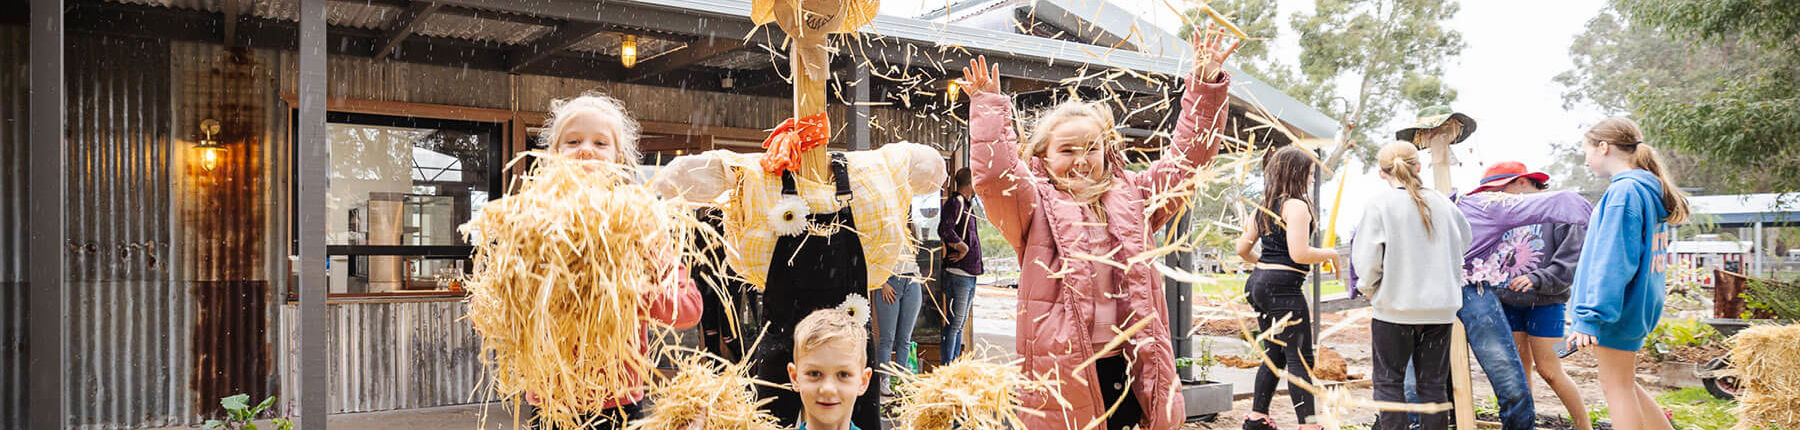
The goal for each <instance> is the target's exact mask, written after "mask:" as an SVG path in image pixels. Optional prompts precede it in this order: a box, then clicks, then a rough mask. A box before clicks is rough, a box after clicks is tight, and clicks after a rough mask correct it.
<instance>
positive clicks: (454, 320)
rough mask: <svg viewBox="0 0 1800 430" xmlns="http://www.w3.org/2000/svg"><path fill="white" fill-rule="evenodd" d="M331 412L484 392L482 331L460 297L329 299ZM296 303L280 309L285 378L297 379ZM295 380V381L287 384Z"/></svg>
mask: <svg viewBox="0 0 1800 430" xmlns="http://www.w3.org/2000/svg"><path fill="white" fill-rule="evenodd" d="M329 312H330V317H329V318H330V319H331V329H330V330H331V331H330V332H329V333H330V336H328V338H327V340H326V342H327V344H328V345H329V348H330V351H329V352H326V356H327V357H330V360H331V365H330V367H331V371H330V375H329V376H328V377H329V381H331V396H330V397H331V402H330V406H329V407H330V412H331V413H334V414H335V413H344V412H361V411H380V410H389V409H403V408H422V407H432V406H443V405H456V404H466V403H473V402H478V401H483V400H486V399H487V396H488V395H489V394H488V392H487V385H486V384H485V381H486V375H485V373H484V371H483V369H482V365H481V361H480V354H481V338H480V337H478V336H476V335H475V330H474V328H472V327H471V326H469V324H468V323H467V322H464V321H461V320H460V318H462V317H463V316H464V315H467V314H468V305H467V304H466V303H463V302H462V301H435V302H394V303H342V304H333V305H331V306H330V310H329ZM298 335H299V308H298V307H296V306H283V307H282V309H281V337H282V340H281V345H283V347H282V349H281V350H282V351H283V352H282V353H283V354H285V355H286V357H285V358H284V359H283V360H281V362H282V375H283V379H282V383H283V384H295V383H297V380H296V379H295V378H296V377H297V375H296V373H297V372H296V371H295V369H294V364H293V363H296V362H297V361H298V360H299V354H300V339H299V337H298ZM289 386H293V385H289Z"/></svg>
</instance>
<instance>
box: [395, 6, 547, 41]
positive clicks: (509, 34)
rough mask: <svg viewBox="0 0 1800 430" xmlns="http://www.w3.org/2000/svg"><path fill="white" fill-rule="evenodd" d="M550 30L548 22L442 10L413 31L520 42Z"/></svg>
mask: <svg viewBox="0 0 1800 430" xmlns="http://www.w3.org/2000/svg"><path fill="white" fill-rule="evenodd" d="M551 30H553V28H552V27H550V26H547V25H538V24H528V23H523V22H514V21H506V20H499V19H489V18H477V17H472V16H464V15H452V14H442V13H439V14H432V15H431V16H428V17H426V18H425V20H424V21H420V22H419V26H418V27H416V28H414V30H413V33H415V34H420V35H424V36H434V37H448V38H453V39H463V40H473V41H477V42H498V43H504V44H507V45H520V44H524V43H526V42H530V41H532V40H536V39H537V38H539V37H543V36H544V35H545V34H548V33H550V31H551Z"/></svg>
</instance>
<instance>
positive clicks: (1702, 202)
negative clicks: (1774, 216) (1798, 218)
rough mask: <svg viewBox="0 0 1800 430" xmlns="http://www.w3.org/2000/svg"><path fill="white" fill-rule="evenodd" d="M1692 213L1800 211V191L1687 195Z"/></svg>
mask: <svg viewBox="0 0 1800 430" xmlns="http://www.w3.org/2000/svg"><path fill="white" fill-rule="evenodd" d="M1688 206H1689V207H1691V208H1692V209H1693V212H1694V213H1703V214H1714V215H1718V214H1736V213H1759V212H1800V193H1764V194H1732V195H1720V196H1692V197H1688Z"/></svg>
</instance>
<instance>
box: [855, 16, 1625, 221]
mask: <svg viewBox="0 0 1800 430" xmlns="http://www.w3.org/2000/svg"><path fill="white" fill-rule="evenodd" d="M951 1H954V0H951ZM1095 1H1098V0H1095ZM1110 1H1112V2H1113V3H1114V4H1117V5H1119V6H1120V7H1122V8H1124V9H1126V10H1131V11H1136V12H1140V13H1141V15H1140V16H1143V17H1148V20H1149V21H1151V22H1153V23H1155V24H1157V25H1159V26H1162V27H1164V28H1167V29H1169V30H1170V31H1174V30H1175V29H1177V28H1179V26H1180V19H1179V18H1178V17H1176V16H1174V15H1173V14H1170V13H1167V10H1168V7H1167V6H1165V5H1164V4H1163V1H1165V0H1110ZM1166 1H1168V2H1169V3H1172V4H1174V5H1176V7H1180V8H1183V9H1185V7H1184V6H1183V5H1182V4H1183V3H1185V2H1186V0H1166ZM945 3H946V0H882V4H881V12H882V13H883V14H889V15H898V16H915V15H918V14H919V13H922V12H924V11H927V10H931V9H936V8H940V7H943V6H944V4H945ZM1460 4H1461V5H1462V10H1461V11H1460V12H1458V13H1457V15H1456V16H1455V17H1454V18H1452V19H1451V20H1450V22H1449V27H1451V28H1453V29H1456V30H1457V31H1460V32H1462V35H1463V42H1464V44H1465V48H1464V50H1463V51H1462V55H1461V56H1460V57H1458V58H1455V59H1453V60H1451V61H1450V62H1449V64H1447V65H1446V67H1445V74H1444V76H1443V80H1444V82H1445V83H1446V84H1448V85H1449V86H1450V87H1451V88H1454V89H1456V90H1457V92H1458V97H1457V100H1456V102H1454V103H1453V104H1452V105H1451V107H1453V108H1455V109H1456V110H1457V111H1459V112H1463V113H1465V114H1468V115H1469V116H1470V117H1472V118H1474V119H1475V122H1476V124H1477V129H1476V132H1475V133H1474V134H1473V135H1471V136H1470V137H1469V140H1467V141H1464V142H1462V143H1460V144H1457V145H1456V146H1454V147H1452V152H1454V153H1455V155H1454V156H1453V157H1452V160H1453V162H1454V163H1455V164H1456V165H1455V166H1453V167H1452V168H1451V172H1452V179H1453V182H1454V183H1455V187H1456V188H1458V189H1462V190H1467V189H1470V188H1473V187H1474V186H1475V184H1476V182H1477V181H1478V180H1479V179H1480V177H1481V173H1482V170H1483V169H1484V168H1485V167H1486V166H1487V165H1488V164H1490V163H1495V162H1499V161H1509V160H1510V161H1520V162H1523V163H1525V164H1526V165H1527V166H1529V167H1531V168H1532V169H1534V170H1542V169H1544V168H1545V167H1548V165H1549V164H1550V163H1551V161H1552V151H1551V146H1550V145H1551V143H1552V142H1574V141H1576V140H1578V139H1579V138H1580V136H1581V133H1582V132H1583V131H1584V130H1586V127H1587V126H1589V125H1592V124H1594V123H1596V122H1599V121H1600V120H1601V119H1604V118H1605V113H1604V112H1600V111H1599V110H1597V109H1594V108H1592V107H1588V106H1576V107H1575V109H1574V110H1565V109H1564V108H1563V103H1562V91H1563V87H1562V86H1561V85H1560V84H1557V83H1556V82H1555V81H1554V80H1553V78H1554V77H1555V76H1556V75H1557V74H1559V73H1562V72H1564V71H1567V70H1569V69H1570V68H1571V67H1572V66H1573V62H1572V61H1571V60H1570V59H1569V54H1568V53H1569V44H1570V43H1571V42H1573V41H1574V40H1575V36H1577V35H1579V34H1580V33H1581V32H1582V30H1583V28H1584V27H1585V26H1586V24H1587V21H1588V20H1589V19H1591V18H1593V16H1594V15H1595V14H1597V13H1598V12H1599V11H1600V10H1601V9H1602V8H1603V7H1604V6H1605V0H1556V1H1547V0H1519V1H1502V0H1463V1H1461V2H1460ZM1277 7H1278V8H1279V16H1280V17H1281V20H1282V22H1284V23H1285V22H1286V21H1287V17H1289V16H1291V15H1293V14H1294V13H1296V12H1302V11H1304V12H1311V11H1312V7H1313V0H1277ZM1283 27H1284V28H1282V33H1281V34H1279V35H1278V36H1277V37H1276V39H1275V40H1273V41H1270V42H1267V43H1272V44H1273V46H1271V49H1270V55H1271V56H1273V57H1274V58H1276V59H1279V60H1280V61H1285V62H1287V63H1288V64H1297V63H1298V62H1299V60H1298V58H1299V42H1298V38H1297V37H1296V36H1295V35H1294V34H1293V33H1292V32H1291V31H1288V29H1286V28H1285V24H1284V25H1283ZM1339 87H1342V88H1346V89H1347V91H1346V94H1344V96H1345V97H1346V98H1348V97H1350V94H1348V91H1349V90H1354V88H1355V85H1348V84H1346V85H1339ZM1403 116H1405V118H1399V120H1400V121H1398V122H1397V123H1395V124H1390V125H1388V126H1385V127H1382V128H1381V129H1382V130H1384V131H1383V132H1382V134H1387V133H1391V130H1394V129H1397V128H1400V127H1404V126H1405V125H1406V124H1409V123H1411V122H1412V118H1411V116H1410V115H1403ZM1420 161H1422V162H1426V163H1429V161H1427V160H1420ZM1428 165H1429V164H1428ZM1348 167H1349V168H1347V169H1343V171H1344V172H1345V174H1348V175H1350V178H1349V182H1348V183H1347V184H1345V187H1344V189H1345V191H1344V198H1343V200H1344V201H1346V202H1355V201H1361V199H1362V197H1364V196H1365V195H1366V193H1367V192H1368V190H1373V189H1377V188H1376V187H1380V186H1384V183H1383V181H1382V180H1381V179H1380V178H1379V177H1377V176H1376V174H1375V173H1374V172H1373V171H1370V172H1368V173H1363V172H1362V166H1360V165H1352V166H1348ZM1424 177H1425V178H1431V177H1432V173H1431V172H1430V171H1429V167H1427V171H1426V172H1424ZM1551 182H1552V186H1554V185H1555V183H1556V182H1557V181H1556V180H1555V178H1552V180H1551ZM1336 186H1337V183H1336V182H1335V181H1333V182H1329V183H1327V184H1326V188H1325V190H1326V192H1325V194H1326V197H1325V198H1324V199H1321V200H1323V202H1321V204H1322V206H1323V207H1325V208H1326V209H1327V210H1329V208H1331V207H1333V206H1335V205H1333V204H1332V196H1331V194H1333V192H1334V191H1335V190H1336V188H1335V187H1336ZM1353 206H1355V205H1343V206H1339V207H1341V211H1342V214H1341V215H1340V216H1338V228H1339V231H1347V230H1348V229H1350V228H1351V227H1352V226H1353V225H1354V224H1355V223H1356V222H1357V220H1358V219H1360V216H1361V211H1360V210H1359V209H1360V208H1357V207H1353Z"/></svg>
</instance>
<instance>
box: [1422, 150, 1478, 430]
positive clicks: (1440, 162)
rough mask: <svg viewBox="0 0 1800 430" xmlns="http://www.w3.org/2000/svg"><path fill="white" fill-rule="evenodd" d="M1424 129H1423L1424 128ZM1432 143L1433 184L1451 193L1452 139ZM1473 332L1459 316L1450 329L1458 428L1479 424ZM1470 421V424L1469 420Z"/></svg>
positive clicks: (1451, 379) (1452, 377) (1451, 376)
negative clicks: (1472, 366) (1471, 372)
mask: <svg viewBox="0 0 1800 430" xmlns="http://www.w3.org/2000/svg"><path fill="white" fill-rule="evenodd" d="M1421 132H1423V130H1421ZM1430 144H1431V147H1430V148H1427V149H1426V150H1427V151H1430V152H1431V176H1432V178H1433V181H1432V182H1433V184H1432V186H1433V187H1435V188H1437V190H1438V192H1441V193H1445V194H1449V193H1450V187H1451V183H1450V139H1434V140H1433V141H1432V142H1430ZM1470 383H1471V379H1470V376H1469V333H1468V330H1467V327H1463V323H1462V321H1461V320H1460V319H1459V320H1457V321H1456V322H1454V323H1453V324H1452V327H1451V329H1450V385H1451V386H1452V387H1454V388H1453V390H1452V391H1451V393H1450V400H1451V401H1452V402H1454V403H1455V404H1456V423H1457V428H1470V429H1472V428H1475V397H1474V395H1473V393H1472V391H1471V390H1470V388H1471V387H1470V386H1469V384H1470ZM1465 423H1466V424H1465Z"/></svg>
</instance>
